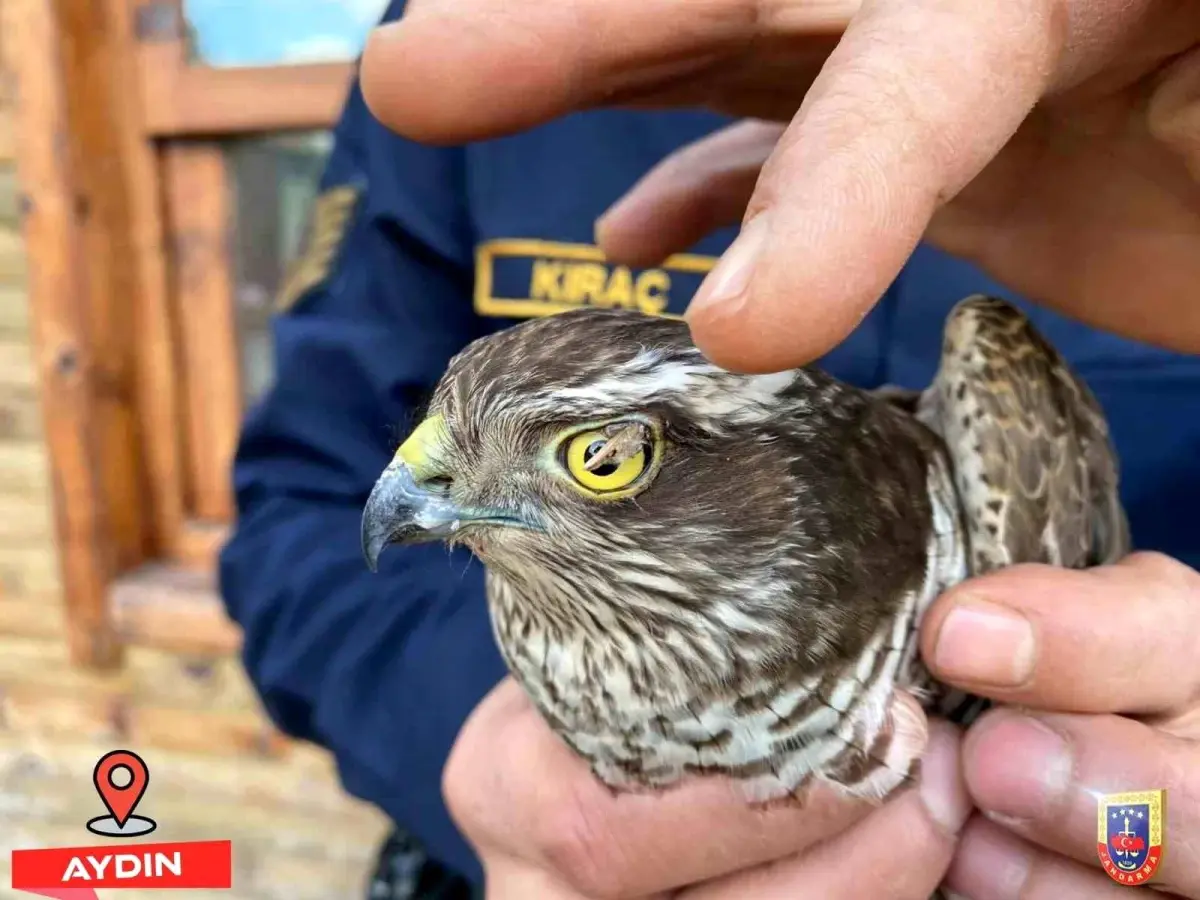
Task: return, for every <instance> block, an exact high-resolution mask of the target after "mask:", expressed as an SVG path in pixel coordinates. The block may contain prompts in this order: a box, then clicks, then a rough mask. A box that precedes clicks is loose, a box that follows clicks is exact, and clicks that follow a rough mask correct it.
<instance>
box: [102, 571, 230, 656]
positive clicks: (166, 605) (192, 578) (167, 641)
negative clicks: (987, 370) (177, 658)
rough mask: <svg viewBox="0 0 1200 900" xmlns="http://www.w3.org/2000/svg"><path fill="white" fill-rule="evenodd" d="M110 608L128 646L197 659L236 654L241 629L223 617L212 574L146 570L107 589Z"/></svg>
mask: <svg viewBox="0 0 1200 900" xmlns="http://www.w3.org/2000/svg"><path fill="white" fill-rule="evenodd" d="M112 608H113V617H114V620H115V623H116V628H117V630H118V632H119V634H120V636H121V638H122V640H123V641H125V642H126V643H128V644H136V645H139V646H144V647H157V648H158V649H160V650H170V651H172V652H175V653H187V654H201V655H220V654H230V653H236V652H237V651H238V650H239V649H240V648H241V644H242V633H241V629H240V628H238V626H237V625H236V624H235V623H234V622H232V621H230V619H229V616H228V615H226V613H225V606H224V604H223V603H222V602H221V598H220V596H219V595H218V594H217V587H216V578H215V574H214V572H213V570H212V569H209V570H208V571H205V572H199V571H193V570H187V569H183V568H180V567H177V566H168V565H160V564H151V565H148V566H146V567H144V568H142V569H139V570H138V571H136V572H130V573H129V574H127V575H123V576H121V577H120V578H119V579H117V581H116V582H115V583H114V584H113V588H112Z"/></svg>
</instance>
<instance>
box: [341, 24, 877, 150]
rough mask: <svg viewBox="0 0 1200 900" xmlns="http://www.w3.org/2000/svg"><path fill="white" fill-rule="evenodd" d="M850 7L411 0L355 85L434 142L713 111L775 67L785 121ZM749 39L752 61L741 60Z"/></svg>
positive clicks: (382, 34)
mask: <svg viewBox="0 0 1200 900" xmlns="http://www.w3.org/2000/svg"><path fill="white" fill-rule="evenodd" d="M857 7H858V2H857V0H832V2H823V3H815V4H814V3H802V4H796V5H790V4H788V5H781V6H779V7H778V8H772V7H769V6H765V5H764V4H762V3H761V2H760V0H707V2H703V3H699V2H696V0H567V2H562V3H513V2H511V0H471V2H463V0H422V2H412V3H410V4H409V7H408V9H407V10H406V12H405V15H404V17H403V18H402V19H400V20H399V21H398V22H394V23H389V24H387V25H384V26H381V27H380V28H377V29H375V31H374V32H372V34H371V35H370V37H369V38H368V40H367V43H366V47H365V48H364V52H363V56H362V63H361V67H360V76H361V83H362V88H363V95H364V98H365V100H366V102H367V104H368V105H369V106H370V108H371V111H372V112H373V113H374V114H375V115H376V116H377V117H378V118H379V119H380V121H382V122H383V123H384V124H385V125H387V126H388V127H390V128H392V129H393V130H395V131H397V132H399V133H400V134H403V135H406V136H408V137H411V138H414V139H417V140H422V141H428V142H433V143H449V142H454V143H459V142H465V141H469V140H478V139H480V138H486V137H496V136H498V135H502V134H509V133H512V132H514V131H518V130H520V129H524V128H529V127H531V126H534V125H538V124H541V123H543V122H546V121H549V120H550V119H553V118H555V117H558V116H561V115H563V114H565V113H568V112H572V111H575V110H578V109H582V108H584V107H588V106H595V105H614V104H619V103H640V104H645V103H649V102H653V101H654V100H656V99H657V100H659V101H660V102H663V103H672V104H694V103H699V102H701V101H704V100H707V101H709V102H710V105H712V106H716V107H723V106H725V105H726V103H724V102H722V94H723V92H725V91H727V90H733V89H734V86H735V85H737V84H738V82H739V73H740V72H742V70H743V69H744V68H745V67H747V66H756V65H760V64H761V63H762V62H764V61H766V60H769V61H770V62H771V63H772V64H773V66H774V70H773V71H771V72H770V73H764V74H769V75H770V76H771V78H772V79H779V80H780V81H782V83H784V84H789V85H793V86H794V88H793V90H792V91H791V92H785V94H786V96H785V97H784V98H783V99H782V100H781V103H782V108H783V109H785V110H786V113H785V115H790V114H791V112H792V111H794V110H795V109H796V107H797V106H798V105H799V100H800V96H801V95H802V91H803V88H804V86H805V85H806V84H807V83H808V81H809V80H811V76H812V75H813V74H815V73H816V71H817V69H818V68H819V66H820V63H821V61H822V60H823V59H824V58H825V55H826V54H827V53H828V52H829V48H830V46H831V45H832V42H833V39H834V38H835V36H836V35H838V34H840V33H841V30H842V28H843V27H844V26H845V23H846V22H847V21H848V20H849V18H850V16H851V15H852V14H853V12H854V10H855V9H856V8H857ZM752 43H753V44H755V45H756V47H757V48H758V51H759V52H758V53H756V54H747V53H746V51H747V49H748V48H749V47H750V45H751V44H752ZM768 50H770V52H769V53H768V52H767V51H768ZM781 71H786V72H787V73H788V74H784V75H782V77H781V75H780V73H781ZM801 72H808V73H809V77H808V78H807V79H806V78H803V77H800V74H799V73H801ZM770 86H771V84H770V83H768V84H766V85H762V86H753V85H751V86H749V87H748V89H746V90H745V91H743V92H742V94H743V98H744V101H745V105H746V106H748V107H751V108H756V107H760V106H762V105H764V100H763V99H762V97H761V96H756V95H762V94H763V93H764V92H767V89H768V88H769V87H770ZM768 93H769V92H768ZM734 105H738V104H737V103H736V102H735V104H734ZM767 105H770V104H767Z"/></svg>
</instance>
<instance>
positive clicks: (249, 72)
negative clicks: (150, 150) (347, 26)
mask: <svg viewBox="0 0 1200 900" xmlns="http://www.w3.org/2000/svg"><path fill="white" fill-rule="evenodd" d="M142 71H143V72H144V73H145V76H146V77H145V78H144V80H143V86H142V91H143V100H144V103H145V109H146V131H147V133H148V134H149V135H151V136H152V137H156V138H177V137H211V136H216V135H222V136H228V135H235V134H249V133H265V132H271V131H308V130H318V129H324V128H330V127H332V126H333V125H334V124H335V123H336V122H337V118H338V115H339V114H340V113H341V110H342V105H343V104H344V103H345V100H346V92H347V90H348V89H349V86H350V82H351V79H352V78H353V76H354V67H353V66H352V65H351V64H349V63H317V64H306V65H294V66H292V65H289V66H264V67H262V68H237V69H217V68H209V67H206V66H199V65H195V66H186V65H185V66H184V67H183V68H182V69H181V70H180V71H178V72H177V73H175V74H174V76H173V77H167V78H162V79H158V78H157V77H156V76H157V75H158V71H153V73H152V70H151V68H150V67H149V66H144V67H143V70H142ZM281 97H286V98H287V102H286V103H281V102H280V98H281Z"/></svg>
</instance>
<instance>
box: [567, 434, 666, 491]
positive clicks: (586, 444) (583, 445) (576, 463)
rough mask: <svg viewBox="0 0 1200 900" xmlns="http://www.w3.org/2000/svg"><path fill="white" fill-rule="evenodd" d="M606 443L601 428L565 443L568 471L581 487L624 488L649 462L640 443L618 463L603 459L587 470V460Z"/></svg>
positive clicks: (592, 489)
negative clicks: (627, 456) (628, 455)
mask: <svg viewBox="0 0 1200 900" xmlns="http://www.w3.org/2000/svg"><path fill="white" fill-rule="evenodd" d="M606 443H608V436H607V435H605V434H604V433H603V432H601V431H585V432H583V433H582V434H577V435H575V436H574V437H572V438H571V439H570V440H569V441H568V442H567V447H566V466H567V471H568V472H569V473H570V474H571V477H572V478H574V479H575V480H576V481H578V482H579V483H580V484H581V485H582V486H583V487H585V488H587V489H588V490H589V491H593V492H595V493H597V494H606V493H609V492H611V491H623V490H625V489H626V488H628V487H629V486H630V485H632V484H633V483H634V482H635V481H637V480H638V478H640V477H641V476H642V473H643V472H645V471H646V469H647V468H649V466H650V458H649V452H648V448H647V447H641V448H639V449H638V451H637V452H636V453H634V454H633V455H632V456H630V457H629V458H628V459H626V460H624V461H622V462H621V463H617V464H614V463H611V462H607V461H606V462H603V463H601V464H600V465H599V466H598V467H596V468H595V469H593V470H590V471H589V470H588V468H587V464H588V461H589V460H590V459H591V458H592V457H593V456H594V455H595V454H596V453H597V452H599V450H600V448H602V447H603V446H604V445H605V444H606Z"/></svg>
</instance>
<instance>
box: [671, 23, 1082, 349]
mask: <svg viewBox="0 0 1200 900" xmlns="http://www.w3.org/2000/svg"><path fill="white" fill-rule="evenodd" d="M1045 6H1046V4H1044V3H1041V2H1037V0H1015V2H1011V3H978V4H967V3H950V2H945V0H876V2H870V0H868V2H866V3H864V4H863V7H862V8H861V10H860V12H859V14H858V15H857V16H856V17H855V18H854V19H853V21H852V22H851V24H850V27H849V28H848V29H847V31H846V34H845V36H844V37H843V39H842V41H841V43H840V44H839V45H838V47H837V49H836V50H835V51H834V52H833V54H832V55H831V56H830V57H829V59H828V61H827V62H826V65H825V67H824V69H823V70H822V72H821V74H820V76H819V77H818V78H817V80H816V82H815V83H814V84H813V86H812V89H811V90H810V91H809V93H808V95H807V96H806V97H805V100H804V103H803V104H802V105H801V107H800V109H799V111H798V112H797V114H796V116H795V117H794V118H793V120H792V122H791V123H790V125H789V126H788V129H787V131H786V132H785V133H784V135H783V137H782V138H781V139H780V141H779V143H778V144H777V145H776V147H775V150H774V152H773V153H772V154H771V156H770V158H769V159H768V161H767V164H766V166H765V167H764V168H763V171H762V174H761V175H760V177H759V180H758V183H757V186H756V188H755V191H754V194H753V196H752V198H751V200H750V204H749V208H748V209H747V211H746V215H745V218H744V220H743V226H742V230H741V233H740V235H739V236H738V238H737V240H736V241H735V242H734V243H733V245H732V246H731V247H730V248H729V250H728V251H727V252H726V253H725V255H724V257H723V258H722V260H721V261H720V263H719V264H718V265H717V267H716V268H715V269H714V270H713V271H712V272H711V273H709V276H708V278H707V279H706V280H705V282H704V284H703V285H701V288H700V291H699V292H698V293H697V295H696V297H695V299H694V300H693V301H692V305H691V308H690V309H689V311H688V315H687V319H688V322H689V323H690V325H691V326H692V331H693V334H694V336H695V339H696V341H697V343H698V344H699V345H700V347H701V349H702V350H704V351H705V353H706V354H707V355H708V356H709V357H710V358H711V359H713V361H714V362H717V363H718V364H721V365H724V366H726V367H728V368H731V369H736V370H741V371H748V372H750V371H759V372H761V371H777V370H780V369H785V368H789V367H791V366H794V365H800V364H803V363H807V362H810V361H812V360H813V359H816V358H817V357H819V356H821V355H822V354H823V353H825V352H826V351H828V350H829V349H831V348H832V347H833V346H835V345H836V344H837V343H839V342H840V341H841V340H843V339H844V338H845V337H846V336H847V335H848V334H849V333H850V332H851V331H852V330H853V329H854V328H855V327H856V326H857V324H858V323H859V322H860V321H861V320H862V318H863V317H864V316H865V315H866V314H867V312H868V311H869V310H870V308H871V306H873V305H874V303H875V302H877V301H878V299H879V298H880V296H881V295H882V294H883V293H884V291H886V289H887V287H888V285H889V284H890V283H891V281H892V280H893V279H894V278H895V277H896V275H897V273H898V272H899V271H900V268H901V267H902V266H903V265H904V262H905V260H906V259H907V258H908V256H909V254H911V253H912V251H913V249H914V248H915V247H916V245H917V243H918V242H919V240H920V239H921V235H922V234H923V233H924V231H925V228H926V227H927V225H928V223H929V220H930V218H931V216H932V215H933V213H934V211H935V210H936V209H937V207H938V206H939V205H941V204H943V203H945V202H946V201H947V200H948V199H950V198H951V197H952V196H953V195H954V194H956V193H957V192H958V191H959V190H960V189H961V188H962V187H963V186H964V185H965V184H967V183H968V182H969V181H970V180H971V179H972V178H973V177H974V176H975V175H977V174H978V173H979V171H980V170H981V169H982V168H983V167H984V166H986V165H987V163H988V162H989V161H990V160H991V159H992V158H993V157H994V156H995V154H996V153H997V152H998V151H999V150H1000V148H1001V147H1003V146H1004V144H1005V143H1006V142H1007V141H1008V139H1009V138H1010V137H1011V136H1012V134H1013V133H1014V132H1015V131H1016V129H1017V128H1018V126H1019V125H1020V123H1021V122H1022V120H1023V119H1024V118H1025V116H1026V115H1027V114H1028V113H1029V111H1030V109H1031V108H1032V107H1033V105H1034V103H1035V102H1036V101H1037V99H1038V98H1039V97H1040V96H1041V94H1042V92H1043V90H1044V88H1045V86H1046V84H1047V83H1048V80H1049V78H1050V74H1051V72H1052V69H1053V63H1054V60H1055V58H1056V56H1057V54H1058V52H1059V43H1058V40H1057V39H1056V37H1055V35H1056V34H1058V33H1059V32H1060V31H1061V28H1058V27H1056V26H1055V23H1054V22H1052V21H1051V18H1052V17H1051V16H1050V14H1049V13H1048V11H1047V10H1046V9H1045Z"/></svg>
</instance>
